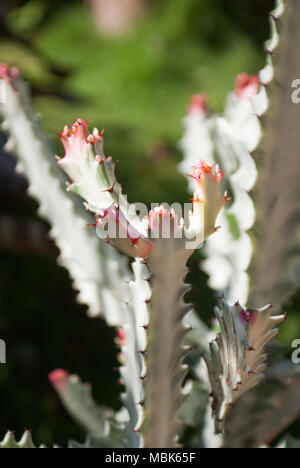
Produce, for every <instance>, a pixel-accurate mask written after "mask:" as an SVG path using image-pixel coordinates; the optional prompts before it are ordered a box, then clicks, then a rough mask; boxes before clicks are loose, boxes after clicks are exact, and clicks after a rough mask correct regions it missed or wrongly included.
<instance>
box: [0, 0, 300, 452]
mask: <svg viewBox="0 0 300 468" xmlns="http://www.w3.org/2000/svg"><path fill="white" fill-rule="evenodd" d="M118 3H122V0H91V1H90V2H88V1H86V2H84V1H83V0H64V1H62V0H23V1H19V0H1V2H0V62H8V63H10V64H13V65H17V66H18V67H19V69H20V70H21V72H22V74H23V76H24V77H25V78H26V80H27V81H29V82H30V84H31V86H32V92H33V96H34V105H35V109H36V111H37V112H40V113H41V114H42V116H43V125H44V128H45V130H46V132H47V133H48V134H49V135H50V137H51V138H52V139H53V143H54V145H55V147H56V149H57V153H58V154H61V153H62V148H61V147H60V143H59V138H58V136H57V135H56V132H57V131H59V130H61V129H62V128H63V126H64V125H65V124H66V123H71V122H72V121H74V119H75V118H78V117H81V118H83V119H87V120H91V121H92V122H93V124H94V125H95V126H98V127H99V128H100V129H102V128H104V129H105V149H106V153H107V154H111V155H112V156H113V157H114V159H115V160H118V161H119V163H118V166H117V175H118V179H119V180H120V181H122V184H123V187H124V191H125V192H126V193H127V194H128V197H129V200H130V201H132V202H134V201H143V202H145V203H147V204H150V203H151V202H154V201H155V202H168V203H173V202H174V201H178V202H184V201H186V199H187V192H186V181H185V180H184V178H182V176H180V175H179V174H178V172H177V165H178V163H179V162H180V160H181V157H182V155H181V154H180V150H179V147H178V141H179V140H180V138H181V137H182V133H183V130H182V119H183V117H184V115H185V113H186V109H187V106H188V102H189V98H190V96H191V95H193V94H195V93H199V92H205V93H206V94H207V95H208V96H209V103H210V107H211V108H212V109H213V110H214V111H217V112H221V111H222V109H223V105H224V100H225V96H226V94H227V93H228V91H230V90H231V89H232V87H233V82H234V78H235V76H236V75H237V74H238V73H241V72H247V73H256V72H257V71H258V70H259V69H260V68H262V66H263V65H264V62H265V56H264V51H263V42H264V40H266V39H267V38H268V36H269V25H268V15H267V13H268V12H269V11H270V10H271V9H272V8H273V6H274V4H273V0H243V2H236V0H152V1H151V0H148V1H147V0H145V1H142V0H132V1H131V0H129V1H128V2H127V1H126V2H124V1H123V4H127V6H126V7H124V10H123V9H122V10H120V9H119V10H118V9H117V10H116V11H115V14H113V12H111V11H110V10H111V8H112V6H110V7H108V4H111V5H112V4H115V5H116V6H117V4H118ZM99 4H101V5H99ZM117 8H118V6H117ZM120 8H121V7H120ZM4 142H5V136H4V135H2V136H1V142H0V146H1V148H2V146H3V143H4ZM14 166H15V161H14V160H13V159H12V158H11V157H8V156H7V155H5V154H4V153H3V149H1V157H0V225H2V228H0V338H2V339H5V340H6V342H7V350H8V364H7V365H5V366H4V365H1V366H0V438H1V437H3V436H4V434H5V432H6V430H7V429H12V430H15V431H16V435H17V437H20V436H21V434H22V432H23V430H24V427H26V428H30V429H33V431H34V437H35V441H36V442H37V443H41V442H44V443H46V444H48V445H51V444H52V443H53V442H57V443H59V444H62V445H66V441H67V440H68V439H69V438H76V439H77V440H83V438H84V434H83V432H82V431H81V430H80V429H79V428H78V427H77V426H76V425H75V424H73V422H72V421H71V420H70V418H69V417H68V415H67V414H66V412H65V411H64V409H63V407H62V406H61V404H60V402H59V401H58V398H57V396H56V394H55V393H54V391H53V390H52V388H51V386H50V384H49V383H48V380H47V375H48V373H49V372H50V371H51V370H53V369H55V368H58V367H59V368H65V369H67V370H68V371H70V372H74V373H78V374H80V375H81V377H82V378H83V379H84V380H85V381H92V382H93V388H94V395H95V397H96V399H97V400H98V402H99V403H101V404H103V405H105V406H108V407H112V408H118V407H119V405H120V402H119V399H118V396H119V393H120V391H121V387H120V386H119V385H118V372H117V370H116V368H117V365H118V363H117V357H116V356H117V350H116V348H115V345H114V336H115V330H112V329H109V328H108V327H107V326H106V325H105V323H104V322H103V321H102V320H100V319H94V320H91V319H88V318H87V317H86V308H85V307H84V306H80V305H78V304H77V303H76V293H75V292H74V291H73V290H72V287H71V280H70V278H69V276H68V273H67V272H66V271H65V270H64V269H63V268H61V267H59V266H58V265H57V264H56V257H57V254H58V252H57V249H56V247H55V246H54V245H53V243H52V242H51V241H50V240H49V238H48V236H47V232H48V229H49V226H47V225H46V224H45V223H44V222H43V221H41V220H40V219H39V218H38V216H37V214H36V208H37V204H36V202H35V201H33V200H32V199H30V198H29V197H28V196H27V194H26V187H27V185H26V181H25V180H23V179H22V178H21V177H19V176H17V175H15V173H14ZM198 262H199V258H198V257H197V256H195V257H194V258H193V260H192V266H193V268H194V271H195V273H194V274H193V275H192V277H191V279H192V281H193V284H194V286H195V287H194V291H193V292H192V295H193V300H194V301H195V302H196V304H197V310H198V311H199V313H201V316H202V317H204V318H205V320H206V321H207V322H208V323H209V321H210V319H211V316H212V310H213V304H214V294H213V292H212V291H210V290H209V289H208V288H207V286H206V278H205V275H203V274H202V273H200V272H198V271H197V265H198ZM299 310H300V296H299V295H296V297H295V298H294V299H293V301H292V302H291V304H290V306H289V312H290V317H291V320H290V322H288V323H287V324H286V325H285V326H284V332H283V333H282V334H281V337H280V343H281V344H278V345H277V346H278V347H281V351H280V352H281V353H282V352H284V350H285V348H284V347H286V349H288V346H290V343H291V341H292V339H293V338H294V337H295V327H296V328H298V329H300V318H297V311H299ZM299 317H300V316H299ZM282 350H283V351H282Z"/></svg>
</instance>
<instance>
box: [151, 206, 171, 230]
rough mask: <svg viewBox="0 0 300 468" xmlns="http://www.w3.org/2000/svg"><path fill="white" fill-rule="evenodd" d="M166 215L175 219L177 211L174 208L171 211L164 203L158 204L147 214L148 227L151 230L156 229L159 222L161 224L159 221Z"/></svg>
mask: <svg viewBox="0 0 300 468" xmlns="http://www.w3.org/2000/svg"><path fill="white" fill-rule="evenodd" d="M166 217H169V218H170V219H175V218H176V214H175V211H174V210H173V209H172V210H171V211H169V210H167V209H166V208H165V207H164V206H163V205H161V206H156V207H155V208H154V209H153V210H151V211H150V212H149V214H148V216H147V219H148V228H149V229H151V230H155V229H156V228H157V224H159V222H160V221H161V220H162V219H163V218H166Z"/></svg>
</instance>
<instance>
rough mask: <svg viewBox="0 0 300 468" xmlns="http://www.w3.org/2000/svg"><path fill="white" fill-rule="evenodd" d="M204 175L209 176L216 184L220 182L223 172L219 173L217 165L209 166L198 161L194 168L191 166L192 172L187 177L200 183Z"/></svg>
mask: <svg viewBox="0 0 300 468" xmlns="http://www.w3.org/2000/svg"><path fill="white" fill-rule="evenodd" d="M205 175H208V176H210V177H211V178H212V179H214V180H215V181H217V182H221V180H222V178H223V175H224V172H221V171H220V168H219V166H218V165H217V164H214V165H213V166H210V165H209V164H207V163H206V162H205V161H199V162H198V163H197V164H196V165H195V166H193V172H192V173H191V174H189V177H191V178H192V179H194V180H195V181H196V182H200V181H201V180H202V179H203V177H204V176H205Z"/></svg>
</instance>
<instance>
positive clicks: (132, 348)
mask: <svg viewBox="0 0 300 468" xmlns="http://www.w3.org/2000/svg"><path fill="white" fill-rule="evenodd" d="M132 268H133V272H134V281H132V282H131V283H130V289H131V292H132V299H131V301H130V302H129V303H128V305H127V310H128V319H127V323H126V324H125V325H124V327H123V329H122V330H120V331H119V338H118V340H119V343H120V346H121V350H122V357H121V359H122V363H123V365H122V367H121V368H120V373H121V376H122V380H123V383H124V386H125V392H124V394H123V395H122V401H123V403H124V405H125V407H126V409H127V411H128V414H129V420H128V421H127V423H126V429H127V430H126V442H125V446H126V447H131V448H140V447H142V446H143V440H142V437H141V434H140V431H139V429H140V427H141V423H142V420H143V417H144V415H143V401H144V397H145V396H144V384H143V381H144V378H145V375H146V364H145V355H144V353H143V351H144V350H145V349H146V347H147V336H146V327H147V325H148V324H149V302H150V299H151V294H152V292H151V287H150V284H149V277H150V273H149V270H148V268H147V265H146V264H145V262H144V261H143V260H141V259H138V258H137V259H136V261H135V263H133V265H132Z"/></svg>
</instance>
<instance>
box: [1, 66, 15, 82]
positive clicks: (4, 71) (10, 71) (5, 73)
mask: <svg viewBox="0 0 300 468" xmlns="http://www.w3.org/2000/svg"><path fill="white" fill-rule="evenodd" d="M18 76H19V70H18V69H17V68H16V67H10V66H9V65H7V64H6V63H0V79H3V78H8V79H14V78H17V77H18Z"/></svg>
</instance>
